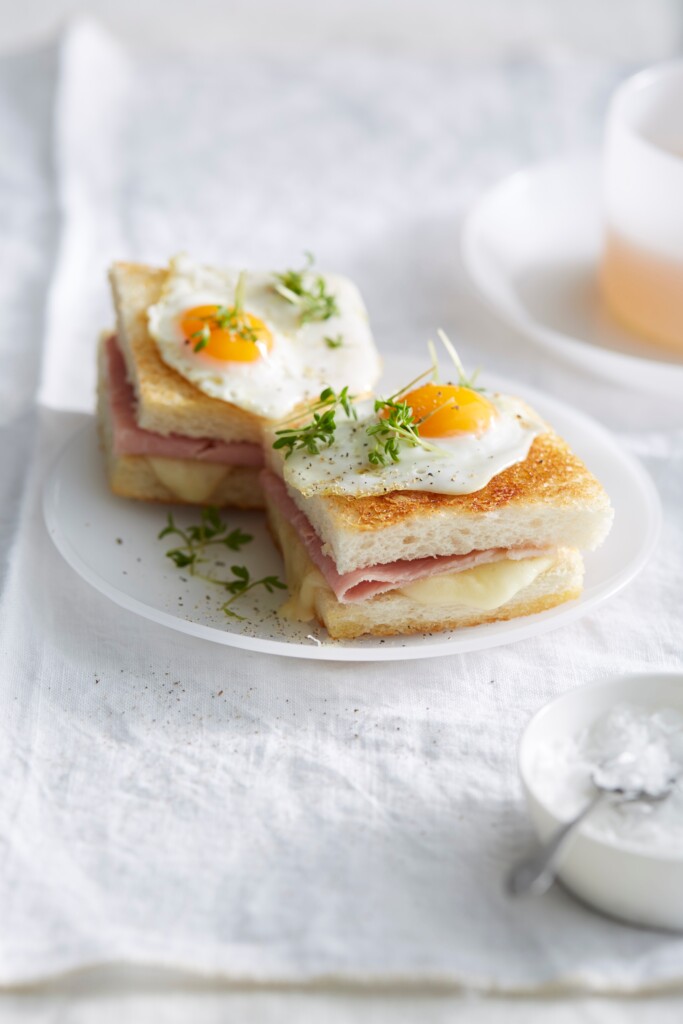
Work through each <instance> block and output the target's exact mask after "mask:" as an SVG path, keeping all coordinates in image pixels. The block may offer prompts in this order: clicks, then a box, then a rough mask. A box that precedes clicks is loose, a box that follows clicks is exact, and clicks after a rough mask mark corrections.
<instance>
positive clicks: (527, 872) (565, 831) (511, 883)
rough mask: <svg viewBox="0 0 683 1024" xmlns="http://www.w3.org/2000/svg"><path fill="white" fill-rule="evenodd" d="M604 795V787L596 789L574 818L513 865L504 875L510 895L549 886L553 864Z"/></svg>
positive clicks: (543, 888) (537, 892)
mask: <svg viewBox="0 0 683 1024" xmlns="http://www.w3.org/2000/svg"><path fill="white" fill-rule="evenodd" d="M606 795H607V794H606V792H605V791H604V790H600V791H599V792H598V793H596V795H595V796H594V797H593V799H592V800H591V801H590V803H587V804H586V806H585V807H584V808H583V810H582V811H579V813H578V814H577V815H576V817H575V818H573V819H572V820H571V821H568V822H567V824H566V825H562V826H561V827H560V828H558V829H557V831H556V832H555V833H554V834H553V835H552V836H551V837H550V839H549V840H548V841H547V842H546V843H545V844H544V845H543V846H542V847H541V849H540V850H538V851H537V852H536V853H534V854H532V855H531V856H530V857H526V858H525V859H524V860H522V861H520V862H519V864H516V865H515V867H513V868H512V870H511V871H510V873H509V874H508V876H507V878H506V879H505V889H506V892H507V893H508V894H509V895H510V896H522V895H524V893H527V892H532V893H534V894H539V895H540V894H541V893H544V892H546V891H547V890H548V889H549V888H550V886H551V885H552V884H553V882H554V880H555V873H556V872H555V868H556V867H557V864H558V863H559V861H560V859H561V857H562V854H563V852H564V849H565V846H566V845H567V843H568V841H569V840H570V839H571V837H572V835H573V834H574V831H575V829H577V828H578V826H579V825H580V824H581V822H582V821H584V819H585V818H587V817H588V815H589V814H591V812H592V811H594V810H595V808H596V807H597V806H598V804H600V803H602V801H603V800H604V798H605V796H606Z"/></svg>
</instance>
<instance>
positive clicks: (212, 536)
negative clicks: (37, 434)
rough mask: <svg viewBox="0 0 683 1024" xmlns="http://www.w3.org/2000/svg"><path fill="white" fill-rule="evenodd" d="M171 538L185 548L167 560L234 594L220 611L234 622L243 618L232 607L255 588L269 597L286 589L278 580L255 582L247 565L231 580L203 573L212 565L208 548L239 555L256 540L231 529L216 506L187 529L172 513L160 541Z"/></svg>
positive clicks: (169, 554)
mask: <svg viewBox="0 0 683 1024" xmlns="http://www.w3.org/2000/svg"><path fill="white" fill-rule="evenodd" d="M170 536H177V537H180V539H181V541H182V544H179V545H178V546H177V547H175V548H172V549H171V550H170V551H167V552H166V557H167V558H170V559H171V561H172V562H173V564H174V565H175V566H176V567H177V568H178V569H187V570H188V571H189V574H190V575H191V576H196V577H197V578H198V579H202V580H205V581H206V582H207V583H212V584H214V585H215V586H218V587H222V588H223V589H224V590H227V591H228V593H229V594H232V597H230V598H229V599H228V600H227V601H225V602H224V604H222V605H221V610H222V611H223V612H224V613H225V614H226V615H229V616H230V617H231V618H235V619H240V620H242V619H243V618H244V616H242V615H238V614H237V612H235V611H233V610H232V608H231V607H230V606H231V605H232V603H233V602H234V601H236V600H237V599H238V598H239V597H242V596H243V595H244V594H246V593H247V592H248V591H250V590H253V589H254V588H255V587H264V588H265V589H266V590H267V591H268V593H269V594H272V593H273V590H276V589H277V590H286V589H287V588H286V586H285V584H284V583H282V582H281V580H280V579H278V577H277V576H264V577H263V578H262V579H260V580H252V579H251V576H250V573H249V570H248V569H247V568H246V566H244V565H232V566H230V572H231V573H232V576H231V577H230V578H228V579H222V578H220V577H218V576H214V575H213V574H212V573H210V572H204V571H203V570H202V568H201V566H202V565H204V564H206V562H207V561H209V559H207V558H206V557H205V552H206V550H207V548H209V547H211V546H215V545H217V546H219V547H224V548H227V549H228V550H229V551H239V550H240V549H241V548H242V547H244V545H245V544H249V543H250V542H251V541H252V540H253V539H254V538H253V537H252V536H251V534H249V533H244V532H243V531H242V530H241V529H240V528H239V527H236V528H234V529H230V526H229V524H228V523H226V522H225V521H224V520H222V519H221V517H220V513H219V511H218V509H216V508H214V507H213V506H211V507H209V508H204V509H202V511H201V522H200V523H199V524H198V525H196V526H187V527H185V529H183V528H182V527H180V526H178V525H177V524H176V522H175V519H174V518H173V515H172V513H171V512H169V514H168V520H167V523H166V526H165V527H164V529H163V530H161V532H160V533H159V540H162V539H163V538H164V537H170Z"/></svg>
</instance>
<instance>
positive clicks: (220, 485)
mask: <svg viewBox="0 0 683 1024" xmlns="http://www.w3.org/2000/svg"><path fill="white" fill-rule="evenodd" d="M97 419H98V428H99V434H100V443H101V445H102V448H103V450H104V454H105V459H106V467H107V476H108V479H109V485H110V487H111V489H112V491H113V492H114V494H118V495H119V496H120V497H122V498H137V499H139V500H142V501H165V502H174V503H178V504H187V505H202V504H210V505H216V506H218V507H222V506H226V505H229V506H232V507H235V508H263V504H264V499H263V491H262V490H261V485H260V483H259V474H260V468H259V467H258V466H256V467H254V466H224V465H221V464H216V463H207V462H202V461H197V460H193V459H169V458H163V457H160V456H155V457H152V456H149V455H116V454H115V453H114V426H113V422H112V415H111V405H110V402H109V396H108V389H107V363H106V355H105V338H104V337H102V338H101V339H100V346H99V355H98V382H97Z"/></svg>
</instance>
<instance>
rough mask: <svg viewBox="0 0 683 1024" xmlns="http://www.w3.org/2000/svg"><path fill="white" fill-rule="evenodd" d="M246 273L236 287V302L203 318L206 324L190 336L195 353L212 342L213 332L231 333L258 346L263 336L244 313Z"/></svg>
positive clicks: (238, 280)
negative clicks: (257, 343)
mask: <svg viewBox="0 0 683 1024" xmlns="http://www.w3.org/2000/svg"><path fill="white" fill-rule="evenodd" d="M246 276H247V275H246V271H245V270H243V271H242V272H241V273H240V275H239V277H238V278H237V285H236V287H235V300H234V302H233V304H232V306H218V308H217V309H216V312H215V313H211V315H210V316H204V317H202V320H205V321H206V323H205V324H204V326H203V327H200V329H199V330H198V331H195V332H194V334H191V335H190V338H189V340H190V341H194V340H195V339H197V340H196V341H195V343H194V346H193V347H194V351H195V352H201V350H202V349H203V348H206V346H207V345H208V344H209V341H210V340H211V331H212V330H216V329H218V330H222V331H229V332H230V333H231V334H232V335H233V336H234V337H235V338H239V339H240V341H250V342H253V344H256V342H257V341H259V340H260V337H261V335H260V334H259V332H258V331H257V330H256V329H255V328H254V327H253V326H252V324H251V322H250V320H249V318H248V315H247V314H246V313H245V312H244V290H245V288H246V283H247V280H246Z"/></svg>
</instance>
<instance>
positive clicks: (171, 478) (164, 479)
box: [148, 456, 230, 505]
mask: <svg viewBox="0 0 683 1024" xmlns="http://www.w3.org/2000/svg"><path fill="white" fill-rule="evenodd" d="M148 462H149V464H150V466H151V467H152V469H153V471H154V473H155V475H156V478H157V480H159V481H160V483H162V484H163V485H164V487H166V488H168V490H169V491H170V492H171V494H173V495H174V497H176V498H180V499H181V500H182V501H191V502H195V503H196V504H198V505H201V503H202V502H204V501H208V500H209V498H210V497H211V495H212V494H213V492H214V491H215V490H216V488H217V487H218V485H219V483H221V481H222V480H223V479H224V478H225V477H226V476H227V474H228V473H229V472H230V467H229V466H220V465H216V464H215V463H207V462H191V461H189V460H188V459H165V458H158V459H155V458H152V456H149V457H148Z"/></svg>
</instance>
